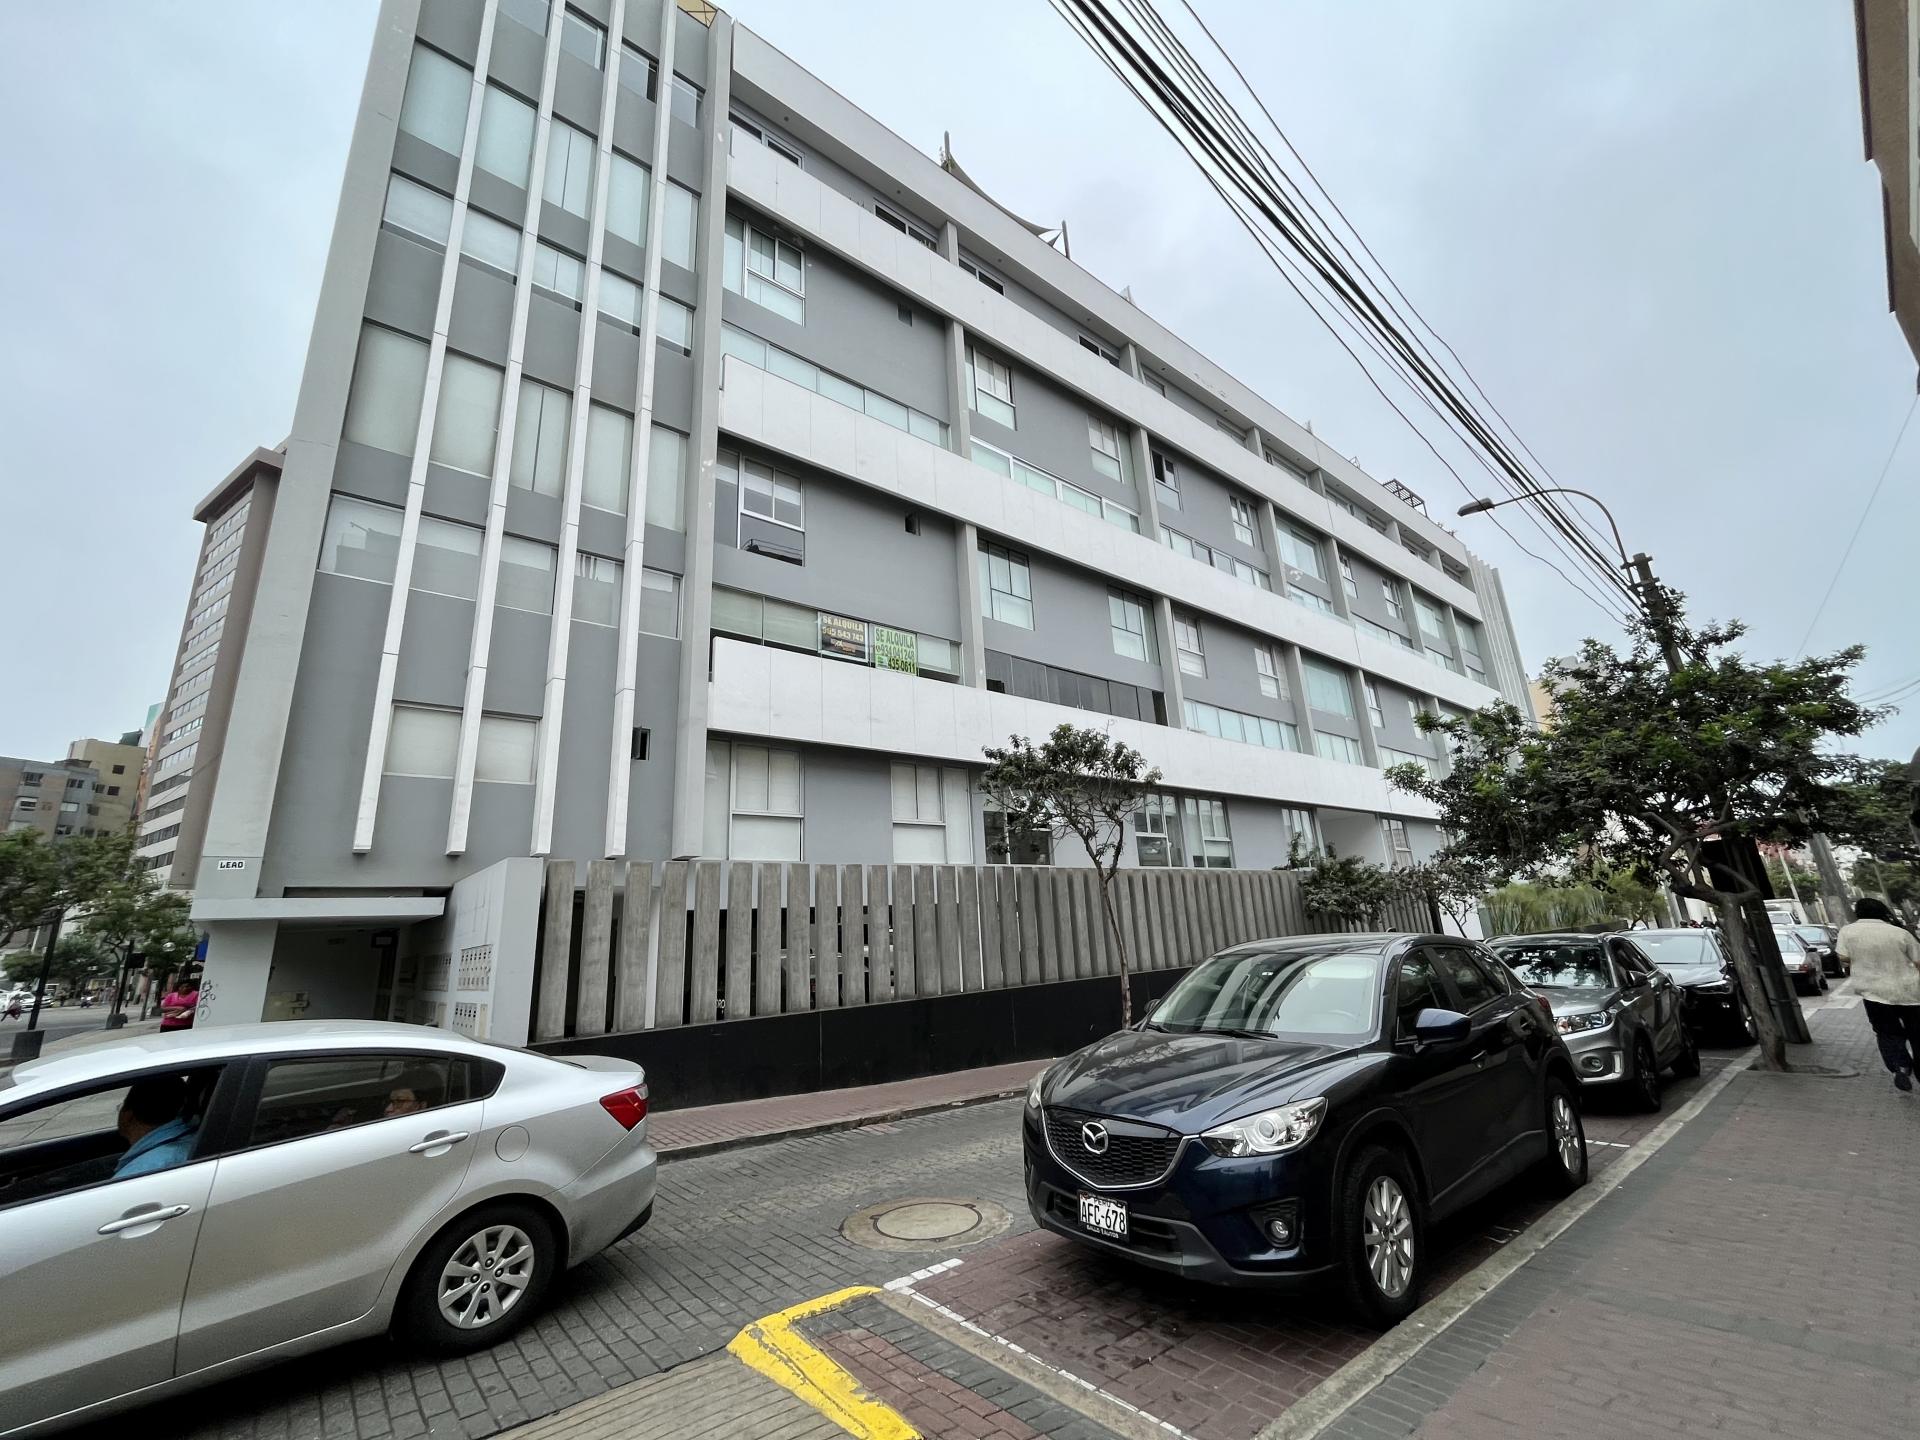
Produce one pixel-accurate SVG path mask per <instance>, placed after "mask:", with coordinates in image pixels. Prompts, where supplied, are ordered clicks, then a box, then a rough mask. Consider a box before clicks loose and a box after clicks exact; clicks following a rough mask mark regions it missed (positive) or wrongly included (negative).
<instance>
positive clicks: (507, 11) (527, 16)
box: [500, 0, 551, 35]
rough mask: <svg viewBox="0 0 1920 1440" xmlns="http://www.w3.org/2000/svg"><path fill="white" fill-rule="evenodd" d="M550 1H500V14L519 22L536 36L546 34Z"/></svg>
mask: <svg viewBox="0 0 1920 1440" xmlns="http://www.w3.org/2000/svg"><path fill="white" fill-rule="evenodd" d="M550 8H551V6H550V0H500V13H501V14H502V15H505V16H507V17H509V18H510V19H513V20H517V21H519V22H520V23H521V24H522V25H524V26H526V27H527V29H529V30H531V31H532V32H533V33H534V34H536V35H544V34H546V33H547V15H548V12H549V10H550Z"/></svg>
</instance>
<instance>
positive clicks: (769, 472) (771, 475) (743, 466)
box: [734, 455, 807, 535]
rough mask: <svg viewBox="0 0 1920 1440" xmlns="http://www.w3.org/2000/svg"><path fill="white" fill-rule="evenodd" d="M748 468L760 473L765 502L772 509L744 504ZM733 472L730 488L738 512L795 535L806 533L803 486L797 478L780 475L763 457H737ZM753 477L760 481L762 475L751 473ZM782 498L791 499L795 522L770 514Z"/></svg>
mask: <svg viewBox="0 0 1920 1440" xmlns="http://www.w3.org/2000/svg"><path fill="white" fill-rule="evenodd" d="M749 467H757V468H758V470H759V471H762V472H764V480H765V486H766V491H765V493H766V495H767V497H768V503H769V505H771V506H772V507H773V508H772V509H769V510H756V509H754V508H753V507H751V506H749V505H748V504H747V493H748V486H747V478H748V475H749V474H750V473H752V471H750V468H749ZM736 473H737V474H738V475H739V477H740V478H739V481H738V483H737V484H736V486H735V487H734V488H735V490H736V492H737V494H738V498H739V503H740V514H742V515H751V516H753V518H754V519H756V520H764V521H766V522H767V523H768V524H769V525H778V526H780V527H781V528H782V529H783V530H791V531H793V532H794V533H795V534H799V535H804V534H806V533H807V499H806V489H805V487H804V486H802V485H801V483H800V482H799V481H798V480H796V479H794V478H793V477H792V476H791V475H787V474H783V473H782V472H781V471H779V470H777V469H775V468H774V467H773V466H772V465H769V464H768V463H767V462H766V461H764V460H755V459H753V458H751V457H749V456H746V455H742V456H740V459H739V464H738V466H737V467H736ZM753 478H754V480H755V481H760V480H761V479H762V478H763V476H762V475H761V474H753ZM785 492H791V493H785ZM783 498H785V499H789V500H791V501H792V502H793V504H794V507H795V508H796V509H798V510H799V511H800V520H799V523H798V524H796V523H794V522H793V521H791V520H782V519H781V518H780V517H779V516H778V515H776V514H774V513H773V511H774V510H777V509H779V506H780V501H781V500H782V499H783Z"/></svg>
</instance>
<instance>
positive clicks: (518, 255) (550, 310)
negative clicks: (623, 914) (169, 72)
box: [156, 0, 1527, 1019]
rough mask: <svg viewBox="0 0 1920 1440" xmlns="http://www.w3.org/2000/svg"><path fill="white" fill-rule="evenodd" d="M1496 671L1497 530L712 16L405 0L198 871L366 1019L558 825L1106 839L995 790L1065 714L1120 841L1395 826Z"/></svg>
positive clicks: (639, 849) (285, 997)
mask: <svg viewBox="0 0 1920 1440" xmlns="http://www.w3.org/2000/svg"><path fill="white" fill-rule="evenodd" d="M1347 438H1348V446H1347V448H1349V449H1351V448H1352V445H1353V443H1354V441H1355V439H1356V438H1357V437H1347ZM236 623H237V621H236V619H235V618H234V617H233V616H232V615H229V616H228V618H227V622H226V624H227V633H228V635H230V636H231V635H232V634H233V627H234V626H235V625H236ZM1498 696H1505V697H1506V698H1508V699H1510V700H1512V701H1513V702H1514V703H1515V704H1517V705H1519V706H1520V707H1521V708H1522V709H1523V710H1524V709H1525V708H1526V706H1527V699H1526V689H1525V673H1524V669H1523V668H1522V666H1521V664H1520V660H1519V652H1518V648H1517V645H1516V644H1515V642H1514V639H1513V634H1512V626H1511V622H1510V620H1509V617H1508V616H1507V613H1506V608H1505V603H1504V600H1503V598H1502V596H1501V592H1500V584H1499V579H1498V577H1497V575H1496V574H1495V573H1494V572H1493V571H1492V570H1490V569H1489V568H1488V567H1486V566H1485V565H1483V564H1482V563H1481V562H1479V561H1478V560H1477V559H1476V558H1475V557H1474V556H1473V555H1471V554H1470V553H1469V552H1468V551H1467V550H1466V548H1465V547H1464V546H1463V545H1462V544H1461V542H1460V541H1459V540H1458V538H1456V537H1455V536H1454V535H1453V534H1452V533H1451V532H1450V531H1448V530H1446V529H1444V528H1442V527H1441V526H1439V525H1437V524H1435V523H1434V522H1433V521H1432V520H1431V519H1430V518H1429V517H1428V516H1427V515H1425V514H1424V513H1421V511H1420V510H1419V509H1417V508H1415V507H1413V506H1411V505H1409V504H1408V503H1406V501H1405V500H1404V499H1402V498H1401V497H1400V496H1399V495H1397V494H1396V493H1393V492H1390V491H1389V490H1388V489H1386V488H1385V487H1384V486H1382V485H1381V484H1380V483H1378V482H1376V481H1375V480H1374V479H1373V478H1372V477H1370V476H1368V475H1367V474H1365V473H1364V472H1363V471H1361V470H1360V469H1359V468H1358V467H1357V466H1355V465H1354V464H1353V463H1351V462H1350V461H1348V460H1347V459H1345V458H1344V457H1343V456H1342V455H1341V454H1340V453H1339V450H1338V449H1336V448H1335V446H1334V445H1331V444H1323V443H1322V442H1321V441H1320V440H1319V439H1318V438H1316V437H1315V436H1314V435H1313V434H1312V433H1310V432H1309V431H1308V430H1307V429H1305V428H1304V427H1303V426H1301V425H1299V424H1298V423H1296V422H1295V421H1293V420H1292V419H1290V418H1289V417H1288V416H1286V415H1285V414H1284V413H1282V411H1280V410H1279V409H1278V408H1276V407H1275V406H1274V405H1273V404H1271V403H1269V402H1268V401H1267V400H1265V399H1263V398H1262V397H1260V396H1258V395H1256V394H1254V393H1253V392H1252V391H1250V390H1249V389H1247V387H1246V386H1244V385H1242V384H1241V383H1240V382H1239V381H1237V380H1235V379H1234V378H1233V377H1232V376H1230V375H1228V374H1227V373H1226V372H1224V371H1223V370H1221V369H1220V368H1219V367H1218V366H1216V365H1214V364H1213V363H1212V362H1211V361H1209V360H1207V359H1206V358H1205V357H1204V356H1203V355H1202V354H1201V353H1200V352H1199V351H1198V350H1197V349H1195V348H1194V347H1193V346H1192V345H1191V344H1189V343H1188V342H1186V341H1185V340H1182V339H1181V338H1179V337H1178V336H1176V335H1174V334H1172V333H1171V332H1169V331H1168V330H1166V329H1165V328H1164V327H1163V326H1161V325H1160V324H1159V323H1157V322H1156V321H1155V320H1154V319H1153V318H1152V317H1150V316H1149V315H1147V314H1145V313H1143V312H1142V311H1140V310H1139V309H1137V308H1135V307H1134V306H1133V305H1131V304H1130V303H1129V302H1128V301H1126V300H1125V299H1123V298H1122V297H1121V296H1119V295H1117V294H1116V293H1115V292H1113V291H1112V290H1111V289H1109V288H1108V287H1107V286H1106V285H1105V284H1103V283H1102V282H1101V281H1099V280H1098V279H1096V278H1095V277H1094V276H1092V275H1090V274H1088V273H1087V272H1086V271H1084V270H1082V269H1080V268H1079V267H1077V266H1076V265H1074V264H1072V263H1071V262H1070V261H1069V260H1067V259H1066V258H1065V257H1064V256H1063V255H1061V254H1060V253H1059V252H1057V251H1056V250H1054V249H1052V248H1050V247H1049V246H1047V245H1046V244H1044V243H1043V242H1041V241H1040V240H1039V239H1037V238H1035V237H1034V235H1033V234H1032V233H1031V232H1030V231H1029V230H1028V229H1027V228H1026V227H1024V226H1023V225H1022V224H1021V223H1020V222H1018V221H1017V220H1016V219H1015V218H1014V217H1012V216H1011V215H1010V214H1009V213H1007V212H1006V211H1004V210H1003V209H1001V208H1000V207H999V206H997V205H996V204H995V203H994V202H993V201H992V200H991V199H990V198H988V197H986V196H985V195H983V194H981V193H979V192H978V191H977V190H976V189H974V188H973V187H972V185H971V184H970V183H969V182H967V181H965V180H964V179H963V178H961V177H959V176H957V175H956V174H954V173H952V172H950V171H949V170H948V169H945V168H943V167H942V166H941V165H940V164H938V163H936V162H935V161H934V160H932V159H930V158H928V157H927V156H925V155H923V154H921V153H920V152H919V151H917V150H915V149H913V148H912V147H911V146H910V145H908V144H907V143H906V142H905V141H904V140H902V139H901V138H900V137H898V136H896V135H894V134H892V133H891V132H890V131H888V130H887V129H886V128H885V127H883V126H882V125H880V124H878V123H877V122H876V121H874V120H873V119H872V118H871V117H869V116H868V115H866V114H864V113H863V112H862V111H860V110H859V109H858V108H857V107H856V106H855V105H854V104H852V103H850V102H849V101H848V100H847V99H845V98H843V97H841V96H840V95H838V94H837V93H835V92H834V91H833V90H831V89H830V88H829V87H828V86H826V85H825V84H823V83H822V82H821V81H820V80H818V79H817V78H815V77H814V76H812V75H811V74H809V73H808V72H807V71H806V70H805V69H803V68H802V67H801V65H800V64H798V63H797V62H796V61H795V60H793V59H790V58H788V57H787V56H785V55H783V54H782V53H780V52H779V51H777V50H775V49H774V48H773V47H772V46H770V45H768V44H767V43H766V42H765V41H764V40H762V39H760V38H759V37H758V36H756V35H754V34H753V33H752V32H750V31H748V30H747V29H745V28H744V27H742V26H739V25H737V24H735V23H734V22H733V21H732V20H731V19H730V18H729V17H728V16H727V15H726V14H725V13H724V12H716V11H714V10H713V9H712V7H709V6H705V5H696V4H690V3H686V0H682V3H680V4H674V3H665V4H663V3H662V0H573V3H566V4H562V3H558V0H555V3H551V4H550V3H548V0H384V3H383V5H382V7H381V13H380V21H379V25H378V28H377V32H376V38H375V41H374V48H373V53H372V57H371V60H370V63H369V67H368V72H367V80H366V88H365V92H364V94H363V96H362V101H361V107H360V112H359V117H358V121H357V124H356V128H355V132H354V137H353V142H352V146H351V151H350V155H349V159H348V164H347V171H346V176H345V179H344V183H343V185H342V191H341V203H340V210H339V213H338V216H337V219H336V222H335V228H334V233H333V239H332V246H331V250H330V253H329V258H328V262H327V266H326V270H325V275H324V279H323V284H322V289H321V294H320V298H319V305H318V310H317V314H316V318H315V323H314V329H313V339H312V344H311V348H310V350H309V354H308V359H307V364H306V369H305V373H304V378H303V381H302V385H301V390H300V395H299V400H298V405H297V412H296V417H295V422H294V428H293V434H292V436H291V437H290V439H289V441H288V443H287V446H286V448H285V465H284V474H283V476H282V477H281V481H280V484H279V489H278V500H277V503H276V505H275V509H274V518H273V524H272V528H271V530H270V531H268V532H267V533H266V536H265V546H264V553H263V558H262V563H261V569H260V572H259V579H258V594H257V596H256V597H255V598H254V600H253V603H252V608H251V620H250V622H248V624H247V628H246V633H245V649H244V654H243V655H242V656H240V658H239V663H238V671H237V682H236V686H235V689H234V694H233V703H232V706H231V713H230V717H229V719H228V722H227V730H226V735H225V740H224V744H223V746H222V755H223V758H222V761H221V775H220V782H219V785H218V788H217V789H216V790H215V791H214V795H213V804H212V809H211V813H210V816H209V819H208V821H207V827H206V835H205V843H204V847H203V853H202V855H201V858H200V860H199V863H198V867H197V879H196V902H195V915H196V917H197V918H198V919H199V920H200V921H201V922H202V923H203V924H205V925H206V926H207V927H208V930H209V932H210V952H209V975H210V976H214V975H218V976H219V977H220V982H219V985H218V987H217V989H218V995H219V997H220V998H219V1001H218V1002H217V1003H218V1004H219V1006H220V1007H221V1011H220V1018H223V1019H251V1018H256V1017H257V1016H258V1015H259V1014H260V1013H261V1012H262V1011H263V1010H269V1011H271V1012H272V1013H357V1012H356V1011H355V1007H360V1006H364V1005H375V1006H376V1008H377V997H379V996H385V995H387V994H389V993H390V987H391V984H392V981H393V977H394V974H395V973H396V971H398V972H401V973H404V972H405V971H406V969H407V966H408V961H407V958H406V957H407V950H408V942H407V939H406V936H407V932H408V931H409V929H410V927H416V926H427V925H434V924H438V923H441V922H442V921H447V920H450V917H452V916H453V914H454V912H455V911H456V910H461V909H463V907H464V908H475V909H476V913H478V910H479V909H484V908H485V905H483V904H481V902H479V901H475V902H474V907H466V902H465V901H463V900H462V898H461V896H462V893H463V892H462V890H461V887H462V886H471V885H472V884H474V883H476V877H480V876H483V875H487V874H492V873H495V872H496V871H497V870H498V867H502V866H507V867H514V866H521V867H524V866H525V864H526V863H527V857H549V858H567V859H574V860H577V861H579V862H582V863H584V862H587V861H591V860H596V859H601V858H607V857H626V858H630V859H658V858H666V857H685V856H728V857H734V858H758V859H768V860H783V859H784V860H798V859H802V858H804V859H807V860H834V861H845V862H849V863H852V862H884V861H891V860H896V859H898V860H912V861H920V862H924V861H930V860H940V861H943V862H963V861H964V862H971V863H995V862H1000V861H1012V862H1028V863H1058V864H1071V863H1073V862H1074V860H1075V858H1076V857H1074V856H1073V855H1070V854H1065V853H1062V854H1050V853H1048V851H1049V847H1047V846H1046V845H1045V844H1044V843H1043V842H1041V841H1038V840H1036V839H1035V838H1034V837H1032V836H1028V835H1023V834H1019V833H1012V834H1009V833H1008V830H1007V827H1006V825H1005V824H1004V823H1002V817H1000V816H999V815H997V814H995V813H993V812H992V811H990V810H989V809H987V808H986V807H985V806H984V805H983V804H982V801H981V797H980V795H979V793H978V790H977V784H976V781H977V776H978V773H979V770H980V766H981V751H982V748H983V747H984V746H986V745H990V744H996V743H1001V742H1003V741H1004V740H1005V738H1006V737H1007V736H1008V735H1009V734H1013V733H1021V734H1027V735H1033V736H1040V735H1042V734H1044V733H1045V732H1047V731H1048V730H1050V729H1051V728H1052V727H1053V726H1055V725H1057V724H1060V723H1062V722H1072V723H1076V724H1083V725H1095V726H1099V727H1102V728H1105V729H1108V730H1110V731H1111V732H1112V733H1113V734H1115V735H1117V736H1119V737H1121V738H1123V739H1125V740H1126V741H1127V742H1128V743H1130V744H1132V745H1134V746H1136V747H1137V748H1139V749H1140V750H1142V751H1143V752H1144V753H1145V754H1146V756H1147V757H1148V759H1149V760H1150V761H1151V763H1153V764H1155V765H1157V766H1159V767H1160V769H1161V770H1162V771H1163V773H1164V782H1163V785H1162V787H1161V790H1160V792H1159V793H1157V794H1156V795H1154V796H1153V797H1152V799H1151V803H1150V804H1149V805H1148V807H1147V808H1146V810H1145V811H1144V812H1143V814H1142V815H1141V816H1140V817H1139V818H1138V820H1137V821H1136V833H1135V835H1134V836H1132V837H1131V843H1130V844H1129V846H1128V856H1127V860H1128V863H1129V864H1137V865H1143V866H1169V865H1194V866H1240V867H1267V866H1273V865H1278V864H1282V863H1284V862H1285V861H1286V859H1287V856H1288V853H1289V849H1290V846H1292V845H1293V844H1294V843H1296V842H1298V843H1300V844H1304V845H1307V846H1315V845H1326V846H1332V847H1334V848H1336V849H1338V850H1339V851H1341V852H1342V853H1359V854H1365V855H1369V856H1372V857H1374V858H1376V859H1379V860H1382V861H1391V862H1399V863H1406V862H1409V861H1411V860H1413V859H1415V858H1417V857H1419V856H1422V855H1424V854H1427V853H1430V852H1431V851H1432V850H1433V849H1434V848H1436V847H1437V845H1438V843H1439V837H1438V835H1437V832H1436V830H1435V827H1434V825H1433V823H1432V812H1431V810H1430V809H1428V808H1427V807H1425V806H1423V805H1422V804H1420V803H1418V802H1416V801H1413V800H1411V799H1409V798H1408V797H1407V796H1405V795H1401V794H1397V793H1396V792H1394V791H1393V790H1392V789H1391V788H1390V787H1389V786H1388V785H1387V783H1386V781H1385V779H1384V776H1383V774H1382V769H1383V767H1385V766H1387V765H1389V764H1392V763H1395V762H1397V761H1401V760H1407V759H1412V760H1416V761H1418V762H1419V763H1422V764H1426V765H1429V766H1442V765H1444V764H1445V755H1444V751H1443V749H1442V747H1441V746H1440V744H1439V743H1438V741H1437V740H1435V739H1433V738H1431V737H1428V736H1425V735H1423V734H1422V733H1421V732H1420V731H1419V730H1418V728H1417V723H1416V722H1417V718H1418V716H1419V715H1420V714H1421V713H1422V712H1428V713H1448V712H1458V711H1463V710H1466V709H1470V708H1472V707H1476V706H1479V705H1481V704H1483V703H1486V702H1487V701H1490V700H1492V699H1494V698H1496V697H1498ZM166 723H168V724H171V723H172V718H171V717H169V720H168V722H166ZM205 744H206V742H205V741H203V742H202V748H203V750H204V748H205ZM160 763H161V765H162V766H164V765H165V764H166V761H165V758H164V756H163V758H162V760H161V762H160ZM156 798H157V797H156ZM1078 858H1079V859H1080V860H1081V861H1083V862H1084V859H1085V857H1084V856H1080V857H1078ZM178 863H179V861H178V859H177V858H176V866H177V865H178ZM502 873H504V872H502ZM507 888H512V887H507ZM505 893H506V892H505V890H504V889H501V890H497V891H495V892H493V893H492V897H491V899H488V900H487V901H486V902H485V903H486V904H489V905H493V906H494V913H496V915H497V913H498V911H499V907H500V906H501V905H503V904H506V905H508V906H509V908H511V906H512V905H515V904H520V905H524V904H525V903H529V902H527V900H526V896H527V895H528V894H529V893H531V892H529V891H527V890H525V888H524V887H522V888H520V889H517V890H515V891H514V893H515V894H516V895H518V896H519V897H520V898H519V899H518V900H512V901H507V900H502V899H501V898H500V897H501V895H503V894H505ZM476 907H477V908H476ZM529 923H530V922H529ZM396 936H397V939H396ZM461 953H462V954H463V956H464V955H465V954H466V953H467V952H466V950H464V949H463V950H462V951H461ZM462 963H463V966H464V964H465V963H466V962H465V960H464V959H463V962H462ZM348 972H351V973H352V975H354V976H355V977H357V978H355V979H354V980H353V981H352V984H351V985H348V986H346V987H345V989H342V988H341V982H340V979H339V977H340V976H341V975H343V974H346V973H348ZM348 991H351V994H352V996H353V997H359V998H343V996H346V995H347V992H348ZM323 994H324V995H326V996H328V997H331V998H327V999H321V998H317V997H320V996H322V995H323ZM329 1005H331V1006H333V1007H335V1008H333V1009H332V1010H329V1009H328V1008H327V1007H328V1006H329ZM369 1013H371V1012H369Z"/></svg>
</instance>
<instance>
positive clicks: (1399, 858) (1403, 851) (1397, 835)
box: [1380, 815, 1413, 870]
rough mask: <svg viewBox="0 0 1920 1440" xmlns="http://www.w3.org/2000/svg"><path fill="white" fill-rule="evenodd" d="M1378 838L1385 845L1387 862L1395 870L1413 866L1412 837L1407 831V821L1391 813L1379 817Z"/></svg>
mask: <svg viewBox="0 0 1920 1440" xmlns="http://www.w3.org/2000/svg"><path fill="white" fill-rule="evenodd" d="M1380 838H1381V841H1382V842H1383V843H1384V844H1385V846H1386V851H1387V864H1388V865H1389V866H1391V867H1392V868H1393V869H1395V870H1408V869H1411V868H1412V867H1413V837H1412V836H1411V835H1409V834H1408V833H1407V822H1406V821H1404V820H1400V819H1396V818H1395V817H1393V816H1391V815H1382V816H1381V817H1380Z"/></svg>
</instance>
